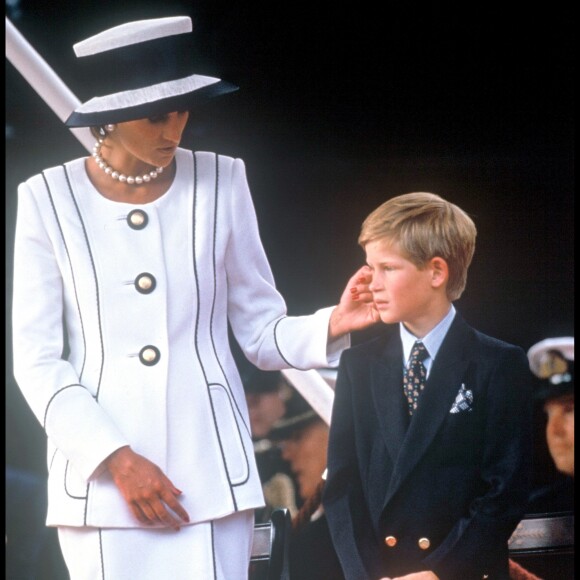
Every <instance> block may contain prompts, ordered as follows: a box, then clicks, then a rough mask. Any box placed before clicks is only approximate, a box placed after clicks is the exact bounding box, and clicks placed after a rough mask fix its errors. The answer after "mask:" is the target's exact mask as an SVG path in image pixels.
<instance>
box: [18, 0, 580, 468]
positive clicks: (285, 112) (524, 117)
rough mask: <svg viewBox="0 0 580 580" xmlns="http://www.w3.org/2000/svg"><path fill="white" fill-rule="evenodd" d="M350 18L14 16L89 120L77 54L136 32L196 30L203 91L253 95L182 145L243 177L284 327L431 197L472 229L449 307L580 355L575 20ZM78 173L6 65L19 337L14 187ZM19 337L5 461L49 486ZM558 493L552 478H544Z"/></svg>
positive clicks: (265, 12)
mask: <svg viewBox="0 0 580 580" xmlns="http://www.w3.org/2000/svg"><path fill="white" fill-rule="evenodd" d="M341 4H342V3H336V4H335V3H318V4H316V5H314V4H311V3H304V4H303V5H293V4H290V5H288V4H283V3H282V4H280V3H276V2H259V1H255V2H251V3H249V2H233V1H231V0H200V1H196V2H185V1H179V2H178V1H175V0H169V1H165V2H156V3H153V2H150V1H146V0H142V1H141V2H136V1H133V0H124V1H123V2H118V1H116V2H112V1H109V0H102V1H99V2H83V1H80V0H76V1H75V2H73V1H68V0H67V1H63V0H60V1H54V2H51V3H48V2H44V1H42V2H41V1H39V0H36V1H25V0H24V1H21V2H19V3H16V4H11V5H10V6H9V5H8V4H7V15H8V16H9V17H10V18H11V20H12V22H13V23H14V25H15V26H16V27H17V28H18V29H19V30H20V32H21V33H22V34H23V35H24V36H25V38H26V39H27V40H28V41H29V42H30V43H31V44H32V46H33V47H34V48H35V49H36V50H38V51H39V53H40V54H41V55H42V56H43V57H44V58H45V59H46V61H47V62H48V63H49V65H51V66H52V67H53V68H54V69H55V71H56V73H57V74H58V75H59V76H60V77H61V78H62V79H63V80H64V82H65V83H66V84H67V85H68V86H69V88H70V89H71V90H72V91H73V93H75V94H76V95H77V97H79V99H81V100H82V101H84V100H86V99H88V98H90V97H92V96H94V95H95V94H96V93H95V92H93V90H92V86H93V84H94V85H95V86H96V85H98V83H99V79H83V78H80V77H77V75H76V74H75V64H76V63H75V57H74V53H73V51H72V45H73V44H74V43H75V42H77V41H79V40H82V39H84V38H86V37H87V36H90V35H92V34H95V33H97V32H100V31H101V30H103V29H104V28H107V27H109V26H113V25H116V24H120V23H122V22H125V21H128V20H137V19H141V18H153V17H161V16H175V15H182V14H183V15H189V16H191V17H192V19H193V26H194V37H195V51H196V58H197V63H198V64H197V70H196V72H199V73H201V74H209V75H211V76H217V77H219V78H223V79H224V80H228V81H230V82H233V83H236V84H237V85H239V86H240V90H239V91H238V92H237V93H234V94H231V95H228V96H225V97H222V98H220V99H217V100H216V101H214V102H212V103H210V104H209V105H207V106H205V107H204V108H203V109H200V110H199V111H197V112H196V113H195V114H194V115H193V117H192V122H191V124H190V127H189V129H188V132H187V134H186V136H185V139H184V141H183V143H182V145H183V146H184V147H188V148H193V149H198V150H211V151H218V152H220V153H223V154H227V155H231V156H234V157H241V158H242V159H244V161H245V162H246V166H247V172H248V178H249V183H250V187H251V190H252V195H253V199H254V203H255V206H256V211H257V213H258V219H259V222H260V229H261V235H262V239H263V242H264V246H265V249H266V252H267V254H268V256H269V258H270V263H271V266H272V269H273V271H274V276H275V279H276V282H277V285H278V287H279V289H280V290H281V292H282V293H283V295H284V296H285V298H286V300H287V303H288V308H289V312H290V313H291V314H303V313H308V312H310V311H312V310H313V309H315V308H319V307H321V306H327V305H331V304H334V303H336V301H337V300H338V299H339V296H340V294H341V292H342V290H343V287H344V285H345V283H346V281H347V279H348V278H349V277H350V275H351V274H352V273H353V272H354V271H355V270H356V269H357V268H358V267H359V266H360V265H362V263H363V262H364V253H363V252H362V250H361V249H360V248H359V247H358V246H357V242H356V240H357V236H358V233H359V228H360V225H361V223H362V221H363V219H364V218H365V217H366V215H367V214H368V213H370V211H372V210H373V209H375V207H377V206H378V205H379V204H380V203H382V202H383V201H385V200H386V199H388V198H389V197H392V196H395V195H399V194H402V193H407V192H410V191H419V190H422V191H432V192H434V193H438V194H440V195H442V196H443V197H445V198H447V199H449V200H450V201H453V202H454V203H457V204H458V205H460V206H461V207H462V208H463V209H465V210H466V211H467V212H468V213H469V214H470V215H471V216H472V217H473V218H474V221H475V222H476V225H477V227H478V232H479V233H478V244H477V249H476V253H475V258H474V261H473V264H472V266H471V269H470V274H469V279H468V284H467V290H466V291H465V294H464V296H463V297H462V298H461V299H460V300H458V301H457V302H456V307H457V308H458V310H460V311H461V313H462V314H463V316H464V317H465V318H466V319H467V321H468V322H470V323H471V324H472V325H474V326H475V327H477V328H478V329H480V330H482V331H483V332H486V333H488V334H491V335H493V336H496V337H498V338H501V339H504V340H507V341H509V342H513V343H516V344H519V345H521V346H522V347H523V348H524V349H526V350H527V349H528V348H529V347H530V346H531V345H532V344H534V343H535V342H537V341H538V340H541V339H543V338H546V337H550V336H562V335H573V333H574V330H573V315H574V312H573V309H574V302H573V292H574V288H573V269H574V256H573V233H574V232H573V201H574V197H573V187H574V173H573V161H574V114H573V113H574V111H573V102H574V90H573V73H574V62H573V56H572V55H573V41H572V39H573V28H572V26H573V22H574V19H573V16H572V12H571V10H572V8H571V5H570V6H564V5H558V7H557V9H556V7H554V8H551V7H550V6H549V5H546V4H540V5H537V6H532V5H531V4H526V5H525V8H524V7H522V9H521V10H517V11H511V12H507V11H506V6H507V5H506V3H505V2H504V3H499V2H488V3H485V4H483V3H480V4H478V5H473V4H465V3H463V5H461V6H459V5H458V6H454V5H452V4H449V3H443V2H431V3H421V4H418V3H410V2H407V3H405V2H398V3H376V2H367V1H361V2H357V3H353V4H345V5H343V7H341ZM85 154H86V152H85V150H84V148H83V147H82V145H80V143H79V142H78V141H77V140H76V138H75V137H74V136H72V134H71V133H70V132H69V131H68V130H67V129H66V128H64V126H63V124H62V123H61V122H60V120H59V119H58V118H57V117H56V115H55V114H54V113H53V112H52V111H51V109H49V108H48V106H47V105H46V104H45V103H44V102H43V101H42V99H41V98H40V97H39V96H38V95H37V94H36V93H35V92H34V91H33V90H32V89H31V88H30V87H29V86H28V84H27V83H26V81H25V80H24V79H23V78H22V77H21V76H20V75H19V73H18V72H17V71H16V70H15V69H14V68H13V67H12V65H11V64H10V63H9V62H8V61H7V64H6V210H7V211H6V216H7V217H6V220H7V228H6V262H7V301H6V313H7V321H9V318H8V317H9V313H10V308H9V304H10V272H11V250H12V236H13V224H14V215H15V205H16V203H15V201H16V187H17V185H18V183H19V182H20V181H23V180H24V179H26V178H27V177H29V176H31V175H33V174H34V173H37V172H39V171H41V170H42V169H44V168H45V167H48V166H51V165H56V164H59V163H62V162H63V161H65V160H68V159H72V158H75V157H79V156H82V155H85ZM31 274H33V273H31ZM6 334H7V344H8V346H7V365H6V381H7V419H8V421H7V442H8V443H7V461H8V462H13V463H15V464H18V465H22V466H24V467H29V468H32V469H37V470H38V469H40V470H41V471H42V470H44V469H45V468H44V462H45V459H44V435H43V434H42V432H41V431H40V427H39V426H38V425H37V424H36V422H35V420H34V419H32V417H31V416H30V413H29V411H28V409H27V408H26V406H25V404H24V402H23V400H22V398H21V396H20V393H19V392H18V391H17V389H16V388H15V386H14V384H13V379H12V371H11V353H10V346H9V342H10V324H9V323H7V324H6ZM363 337H364V335H358V336H355V337H354V340H355V341H357V340H360V339H361V338H363ZM39 466H40V467H39ZM551 476H552V474H551V472H550V466H549V462H546V464H545V465H543V464H542V472H541V474H540V475H539V476H538V477H540V478H546V477H551Z"/></svg>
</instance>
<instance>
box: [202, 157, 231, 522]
mask: <svg viewBox="0 0 580 580" xmlns="http://www.w3.org/2000/svg"><path fill="white" fill-rule="evenodd" d="M216 165H217V163H216ZM193 171H194V183H193V187H194V190H193V207H192V210H193V211H192V214H193V215H192V216H191V218H192V236H191V250H192V261H193V279H194V282H195V291H196V295H197V304H198V308H197V312H196V315H195V352H196V354H197V360H198V361H199V366H200V368H201V372H202V373H203V377H204V380H205V385H206V389H207V396H208V399H209V403H210V407H211V414H212V418H213V423H214V428H215V430H216V433H217V436H218V437H217V438H218V443H219V446H220V453H221V455H222V462H223V465H224V469H225V472H226V475H227V478H228V485H229V487H230V494H231V496H232V502H233V504H234V510H235V511H237V510H238V504H237V502H236V496H235V494H234V490H233V487H232V481H231V477H230V473H229V471H228V464H227V462H226V457H225V453H224V448H223V445H222V440H221V437H220V431H219V427H218V423H217V419H216V415H215V409H214V406H213V401H212V398H211V394H210V392H209V383H208V378H207V373H206V371H205V367H204V366H203V362H202V360H201V356H200V354H199V346H198V339H197V336H198V329H199V311H200V308H199V304H200V295H199V281H198V280H199V278H198V275H197V260H196V253H195V234H196V227H195V218H196V204H197V192H198V168H197V155H196V153H195V152H194V153H193ZM216 171H217V168H216ZM216 187H217V176H216Z"/></svg>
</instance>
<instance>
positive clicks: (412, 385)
mask: <svg viewBox="0 0 580 580" xmlns="http://www.w3.org/2000/svg"><path fill="white" fill-rule="evenodd" d="M428 356H429V353H428V352H427V349H426V348H425V345H424V344H423V343H422V342H419V341H417V342H415V344H414V345H413V348H412V349H411V356H410V357H409V364H408V366H407V367H405V371H404V373H403V391H404V393H405V397H406V399H407V402H408V403H409V415H412V414H413V411H414V410H416V409H417V401H418V399H419V395H420V394H421V391H422V390H423V389H424V388H425V382H426V380H427V371H426V370H425V365H424V364H423V361H424V360H425V359H426V358H427V357H428Z"/></svg>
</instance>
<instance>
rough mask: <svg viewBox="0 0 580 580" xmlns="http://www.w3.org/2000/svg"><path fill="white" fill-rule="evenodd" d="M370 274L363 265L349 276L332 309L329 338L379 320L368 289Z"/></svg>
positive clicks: (370, 324)
mask: <svg viewBox="0 0 580 580" xmlns="http://www.w3.org/2000/svg"><path fill="white" fill-rule="evenodd" d="M371 280H372V275H371V269H370V268H369V267H368V266H363V267H362V268H360V269H359V270H357V272H355V274H354V275H353V276H352V277H351V278H350V280H349V281H348V284H347V285H346V288H345V289H344V292H343V293H342V296H341V297H340V302H339V304H338V306H337V307H336V308H335V309H334V310H333V311H332V314H331V316H330V324H329V327H328V336H329V338H331V339H333V338H338V337H339V336H342V335H343V334H347V333H349V332H352V331H353V330H362V329H364V328H367V327H369V326H372V325H373V324H376V323H377V322H379V321H380V317H379V313H378V311H377V309H376V308H375V305H374V302H373V295H372V293H371V291H370V290H369V284H370V283H371Z"/></svg>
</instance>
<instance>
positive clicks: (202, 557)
mask: <svg viewBox="0 0 580 580" xmlns="http://www.w3.org/2000/svg"><path fill="white" fill-rule="evenodd" d="M253 535H254V512H253V510H246V511H242V512H237V513H234V514H232V515H229V516H227V517H224V518H220V519H218V520H214V521H211V522H203V523H200V524H193V525H187V526H183V527H182V528H181V529H180V530H179V531H175V530H173V529H172V528H151V529H150V528H145V529H144V528H75V527H68V526H66V527H65V526H62V527H59V528H58V537H59V541H60V546H61V550H62V553H63V557H64V560H65V562H66V565H67V567H68V570H69V573H70V578H71V580H161V579H163V580H165V579H167V580H247V578H248V567H249V564H250V555H251V550H252V541H253Z"/></svg>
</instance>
